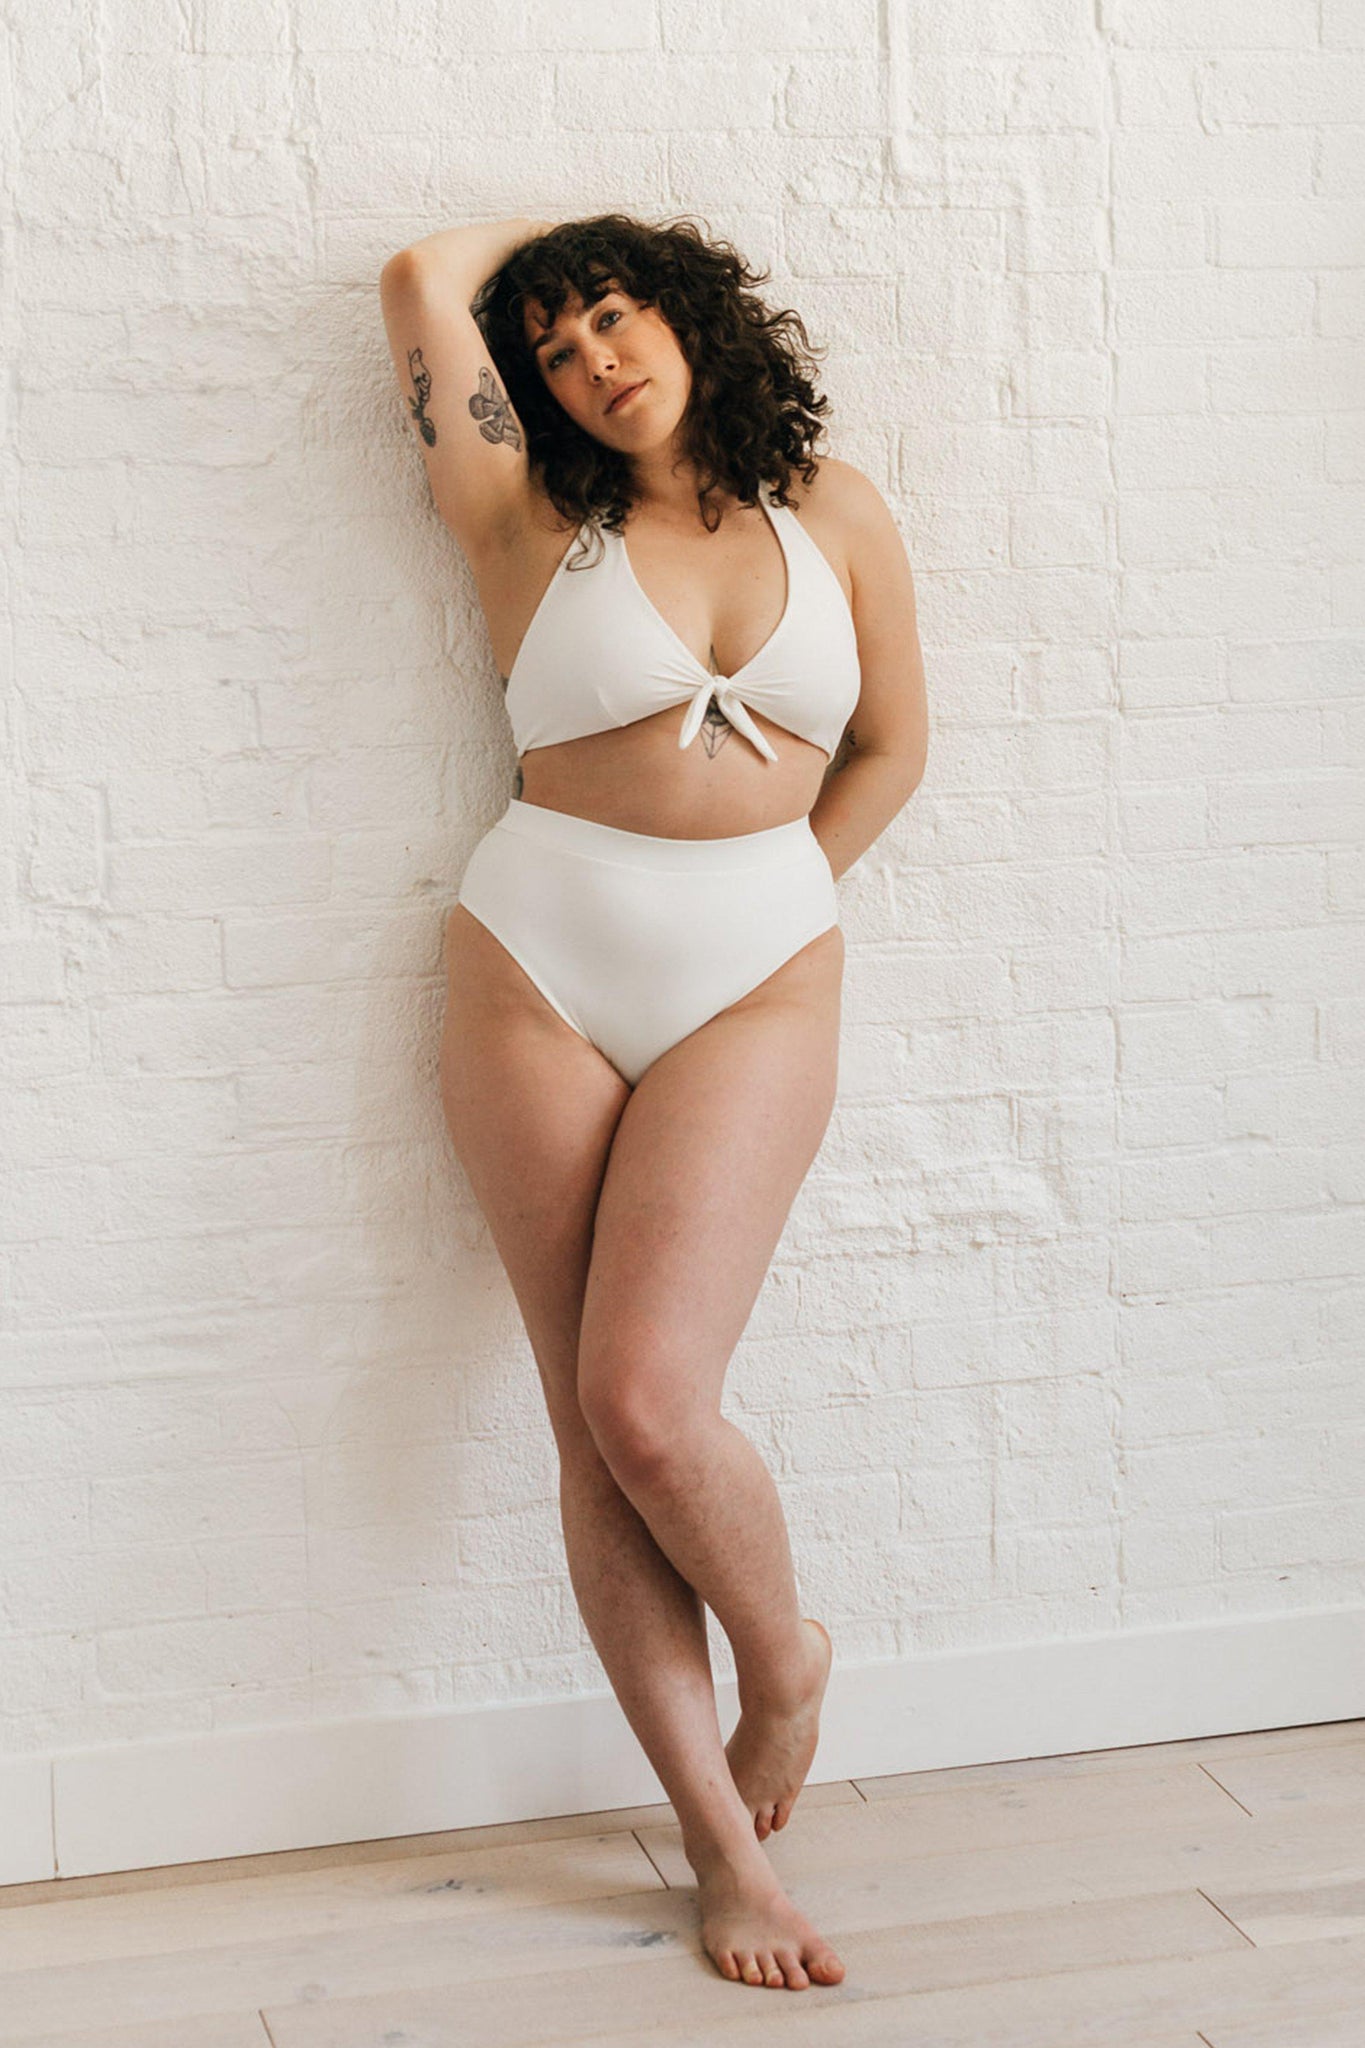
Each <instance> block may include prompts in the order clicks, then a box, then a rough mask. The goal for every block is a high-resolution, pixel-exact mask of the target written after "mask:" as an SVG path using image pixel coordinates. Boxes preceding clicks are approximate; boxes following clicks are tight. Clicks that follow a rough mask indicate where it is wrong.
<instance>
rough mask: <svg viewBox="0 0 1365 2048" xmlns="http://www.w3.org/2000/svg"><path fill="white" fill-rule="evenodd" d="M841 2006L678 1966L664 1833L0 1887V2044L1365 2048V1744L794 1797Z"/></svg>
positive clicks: (1171, 1749)
mask: <svg viewBox="0 0 1365 2048" xmlns="http://www.w3.org/2000/svg"><path fill="white" fill-rule="evenodd" d="M767 1848H768V1851H769V1853H770V1855H771V1857H772V1861H773V1865H774V1867H775V1869H776V1870H777V1872H778V1874H779V1875H780V1877H781V1878H782V1880H783V1882H784V1884H785V1885H786V1886H787V1888H788V1890H789V1891H790V1892H791V1894H792V1896H793V1898H794V1899H795V1900H796V1902H797V1904H798V1905H799V1906H800V1907H801V1908H802V1910H803V1911H804V1912H805V1913H807V1914H808V1915H809V1917H810V1918H811V1919H812V1920H814V1922H815V1924H816V1926H817V1927H820V1928H822V1929H823V1930H824V1931H825V1932H827V1933H828V1934H829V1935H830V1936H831V1937H832V1938H833V1939H834V1940H835V1942H836V1944H837V1946H838V1948H839V1950H840V1952H841V1954H842V1955H843V1958H844V1962H845V1966H846V1969H847V1975H846V1977H845V1979H844V1982H843V1983H842V1984H841V1985H838V1986H835V1987H830V1988H820V1987H814V1986H813V1987H812V1988H810V1989H809V1990H806V1991H788V1990H781V1991H778V1990H768V1989H766V1988H763V1987H751V1986H749V1985H745V1984H732V1983H729V1982H727V1981H726V1980H725V1979H723V1978H722V1977H721V1976H720V1975H719V1973H718V1972H717V1971H716V1970H715V1969H714V1967H713V1965H712V1964H711V1962H710V1961H709V1959H708V1958H707V1957H706V1956H705V1954H704V1953H703V1952H702V1951H701V1948H700V1945H699V1942H698V1939H697V1932H696V1926H695V1895H694V1893H693V1891H692V1889H691V1873H690V1871H689V1869H688V1867H687V1865H686V1863H685V1862H684V1860H683V1857H682V1853H681V1845H680V1841H679V1836H678V1830H677V1828H676V1826H675V1825H674V1823H673V1817H672V1809H671V1808H669V1807H667V1806H651V1807H629V1808H622V1809H619V1810H617V1811H614V1812H608V1813H596V1814H578V1815H575V1816H573V1817H571V1818H568V1819H565V1818H560V1819H557V1820H544V1821H533V1822H530V1823H527V1824H521V1825H513V1826H506V1827H487V1828H470V1829H465V1830H463V1831H461V1832H460V1833H457V1834H447V1835H421V1836H415V1837H409V1838H404V1839H401V1840H399V1839H395V1840H390V1841H380V1842H364V1843H358V1844H350V1845H348V1846H345V1847H340V1848H327V1849H309V1850H296V1851H292V1852H290V1853H289V1854H286V1855H278V1856H255V1857H245V1858H239V1859H235V1860H232V1861H228V1862H219V1863H202V1864H180V1865H176V1866H174V1867H171V1868H167V1869H162V1870H154V1871H136V1872H124V1873H120V1874H118V1875H116V1876H111V1877H87V1878H71V1879H66V1880H59V1881H57V1882H54V1883H48V1884H28V1885H12V1886H9V1887H8V1888H0V2042H4V2043H5V2044H14V2043H22V2044H23V2048H455V2044H457V2043H458V2044H460V2048H504V2044H513V2043H516V2044H521V2048H530V2044H535V2048H542V2044H550V2043H557V2042H570V2041H593V2042H597V2043H611V2044H615V2048H643V2044H650V2048H684V2044H687V2048H725V2044H727V2043H733V2044H734V2048H762V2044H765V2043H768V2042H778V2041H781V2042H784V2043H790V2044H794V2048H806V2044H815V2043H819V2044H822V2048H823V2044H829V2048H874V2044H875V2048H1365V1721H1339V1722H1333V1723H1330V1724H1327V1725H1323V1726H1318V1727H1308V1728H1284V1729H1275V1730H1265V1731H1262V1732H1260V1733H1257V1734H1252V1735H1234V1736H1222V1737H1212V1738H1209V1739H1206V1740H1201V1741H1195V1742H1176V1743H1169V1744H1165V1745H1162V1746H1160V1747H1154V1748H1147V1749H1120V1750H1105V1751H1098V1752H1093V1753H1089V1754H1085V1755H1079V1756H1066V1757H1043V1758H1037V1759H1034V1760H1032V1761H1030V1762H1023V1763H1007V1764H987V1765H981V1766H978V1767H974V1768H972V1769H967V1770H950V1771H927V1772H920V1773H915V1774H912V1775H910V1776H906V1777H896V1778H869V1779H860V1780H858V1781H857V1782H845V1783H840V1784H831V1785H808V1786H807V1787H806V1789H805V1791H804V1792H803V1794H802V1796H801V1801H800V1804H799V1805H798V1807H797V1809H796V1813H795V1815H794V1816H793V1819H792V1821H791V1823H790V1825H789V1826H788V1827H787V1828H786V1829H785V1830H784V1831H783V1833H781V1834H779V1835H775V1836H771V1837H769V1840H768V1843H767Z"/></svg>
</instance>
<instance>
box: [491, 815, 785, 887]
mask: <svg viewBox="0 0 1365 2048" xmlns="http://www.w3.org/2000/svg"><path fill="white" fill-rule="evenodd" d="M493 829H494V830H495V831H502V832H519V833H521V834H522V835H523V836H524V837H525V838H527V839H536V840H539V841H540V843H541V844H542V845H544V846H552V847H558V848H560V849H561V850H562V851H563V852H565V853H577V854H582V855H584V856H585V857H586V858H588V859H589V860H601V861H608V862H610V863H612V864H613V865H615V866H618V867H630V868H660V869H669V868H671V869H685V870H686V871H687V872H689V873H691V874H698V873H700V874H725V873H731V872H733V871H735V870H736V869H742V868H772V867H781V866H782V865H783V864H784V863H785V862H787V861H791V860H798V859H800V858H801V857H802V855H806V856H808V855H809V853H810V851H811V849H812V848H814V849H815V850H816V851H817V852H822V849H821V847H820V842H819V840H818V839H817V838H816V836H815V834H814V832H813V831H812V830H811V824H810V819H809V818H789V819H788V820H787V821H786V822H785V823H784V824H781V825H768V826H765V827H764V828H763V829H762V830H761V831H758V832H736V833H733V834H731V835H730V836H728V837H726V838H723V839H661V838H658V837H657V836H656V835H655V834H654V833H652V832H627V831H626V830H625V829H624V828H623V827H622V826H620V825H603V824H600V823H599V822H598V820H597V819H596V818H580V817H577V816H575V815H574V813H573V812H571V811H552V810H549V809H547V808H546V806H545V805H544V804H528V803H523V801H522V800H521V798H520V797H515V796H514V797H513V798H511V800H510V801H509V803H508V806H507V809H506V810H505V811H504V812H503V815H502V816H501V817H500V818H499V819H498V822H497V824H496V826H495V827H494V828H493Z"/></svg>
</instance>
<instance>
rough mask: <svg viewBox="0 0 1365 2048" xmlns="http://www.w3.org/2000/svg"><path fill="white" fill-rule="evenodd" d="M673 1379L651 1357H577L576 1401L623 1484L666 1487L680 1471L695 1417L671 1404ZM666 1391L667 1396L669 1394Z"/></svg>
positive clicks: (674, 1399) (674, 1397)
mask: <svg viewBox="0 0 1365 2048" xmlns="http://www.w3.org/2000/svg"><path fill="white" fill-rule="evenodd" d="M677 1385H678V1376H677V1375H676V1374H674V1373H671V1372H669V1371H668V1370H666V1369H662V1367H661V1361H660V1360H659V1359H658V1358H657V1357H656V1358H651V1359H650V1360H649V1361H648V1362H647V1363H646V1364H645V1365H642V1364H641V1362H640V1359H639V1357H638V1356H635V1357H624V1358H623V1357H622V1356H621V1355H620V1354H619V1353H615V1354H613V1355H609V1356H603V1355H601V1354H593V1355H588V1356H586V1357H585V1356H584V1355H583V1354H582V1353H581V1352H580V1356H579V1361H578V1402H579V1407H580V1409H581V1411H582V1414H583V1418H584V1421H585V1422H586V1424H587V1426H588V1428H589V1429H590V1430H591V1432H592V1435H593V1438H594V1440H595V1442H596V1444H597V1446H598V1448H599V1450H600V1451H601V1453H602V1456H603V1457H604V1458H605V1460H606V1462H607V1463H608V1465H610V1467H611V1469H612V1471H613V1472H615V1473H616V1474H617V1475H618V1477H619V1478H621V1479H622V1480H623V1481H628V1480H633V1481H636V1482H640V1483H646V1482H649V1481H656V1482H666V1481H667V1479H668V1476H669V1474H670V1473H671V1472H673V1471H675V1470H679V1469H681V1467H682V1465H683V1463H684V1461H685V1458H686V1455H687V1447H688V1444H689V1442H690V1440H691V1438H692V1437H693V1435H694V1434H695V1431H696V1428H697V1426H698V1422H699V1420H700V1418H699V1417H697V1416H696V1415H694V1414H692V1413H690V1412H689V1411H688V1409H687V1407H686V1406H685V1405H684V1404H682V1403H680V1402H679V1401H678V1399H677V1394H676V1389H677ZM670 1390H671V1391H670Z"/></svg>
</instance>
